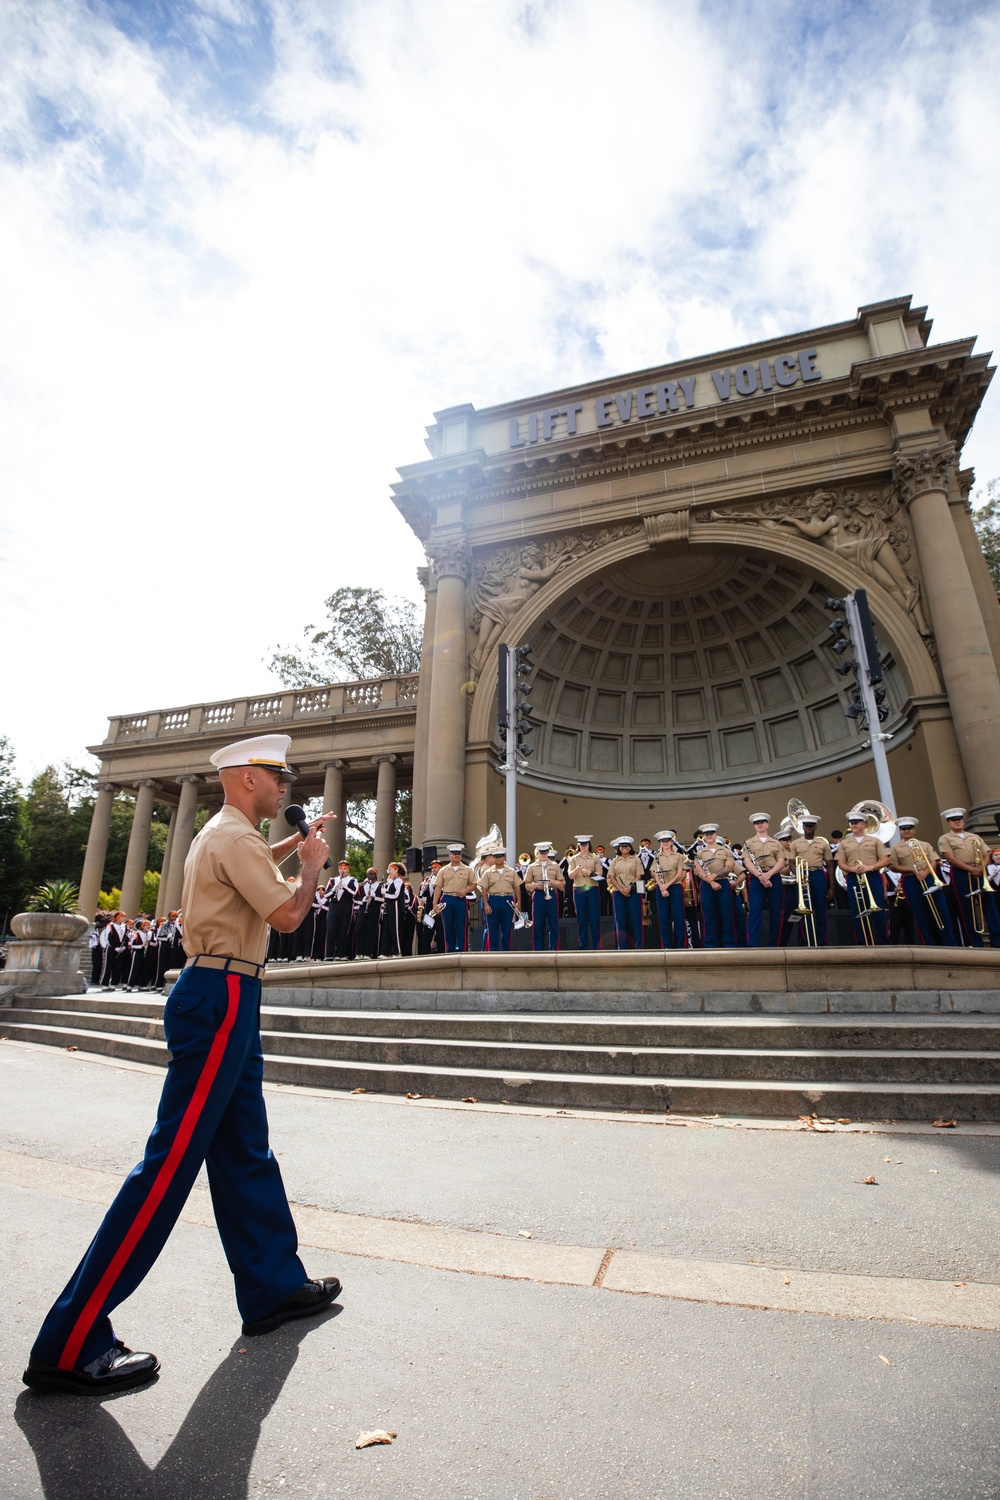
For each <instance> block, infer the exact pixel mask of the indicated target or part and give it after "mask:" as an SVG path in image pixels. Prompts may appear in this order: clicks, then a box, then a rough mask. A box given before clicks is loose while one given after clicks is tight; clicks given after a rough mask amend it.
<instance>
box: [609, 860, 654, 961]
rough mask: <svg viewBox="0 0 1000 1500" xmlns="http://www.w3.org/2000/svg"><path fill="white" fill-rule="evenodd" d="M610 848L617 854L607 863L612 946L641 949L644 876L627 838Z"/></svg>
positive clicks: (644, 873) (640, 864)
mask: <svg viewBox="0 0 1000 1500" xmlns="http://www.w3.org/2000/svg"><path fill="white" fill-rule="evenodd" d="M611 847H612V849H615V850H617V853H616V854H615V855H614V856H613V857H612V858H611V859H610V860H609V861H608V889H609V890H610V892H611V909H612V911H613V912H614V917H615V943H616V945H617V946H618V947H619V948H641V947H642V946H643V935H642V897H643V890H644V887H645V883H646V872H645V870H644V869H643V867H642V861H641V860H640V858H639V856H638V855H637V854H634V853H633V852H632V851H633V848H634V845H633V842H632V839H631V837H630V836H629V835H628V834H622V835H621V836H620V837H619V838H616V839H612V840H611ZM624 851H627V852H624Z"/></svg>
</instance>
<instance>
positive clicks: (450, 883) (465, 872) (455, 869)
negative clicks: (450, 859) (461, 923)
mask: <svg viewBox="0 0 1000 1500" xmlns="http://www.w3.org/2000/svg"><path fill="white" fill-rule="evenodd" d="M475 887H476V877H475V876H474V875H473V873H472V871H471V869H470V868H469V866H468V865H463V864H461V863H460V864H457V865H453V864H447V865H442V866H441V868H440V870H439V871H438V873H437V881H436V882H435V886H434V893H435V895H436V896H437V897H438V898H440V897H441V896H464V895H465V893H466V891H468V890H475Z"/></svg>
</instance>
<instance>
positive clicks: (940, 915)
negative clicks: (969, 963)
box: [889, 818, 957, 948]
mask: <svg viewBox="0 0 1000 1500" xmlns="http://www.w3.org/2000/svg"><path fill="white" fill-rule="evenodd" d="M919 821H920V819H919V818H898V819H897V820H896V827H897V828H898V829H899V843H898V844H896V845H894V847H893V848H891V849H890V850H889V869H890V871H893V870H895V871H897V872H898V873H899V875H900V877H901V881H900V883H901V885H902V887H903V895H904V897H905V898H906V904H907V906H908V907H909V909H910V916H911V918H912V920H913V925H914V927H915V928H916V930H917V935H918V936H919V938H920V941H921V942H922V943H924V944H928V945H935V944H937V945H940V946H941V947H944V948H954V947H956V946H957V942H956V939H955V933H954V929H953V928H952V925H951V916H950V915H949V912H948V902H947V898H946V896H945V889H944V884H943V882H941V880H940V877H939V876H938V873H937V866H938V857H937V854H936V853H935V851H934V847H933V845H931V844H928V843H927V842H926V841H925V840H924V839H918V838H915V837H914V829H915V828H916V826H917V824H918V823H919ZM931 907H933V911H932V910H930V908H931ZM935 912H936V913H937V915H936V916H935V914H934V913H935Z"/></svg>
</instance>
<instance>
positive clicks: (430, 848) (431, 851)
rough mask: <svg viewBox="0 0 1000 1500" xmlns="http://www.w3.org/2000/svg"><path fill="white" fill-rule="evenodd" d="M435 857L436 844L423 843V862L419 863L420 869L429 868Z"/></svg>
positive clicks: (436, 854) (436, 855) (436, 852)
mask: <svg viewBox="0 0 1000 1500" xmlns="http://www.w3.org/2000/svg"><path fill="white" fill-rule="evenodd" d="M437 857H438V851H437V844H425V845H424V852H423V861H424V862H423V864H422V865H421V867H420V868H421V869H422V870H429V869H430V867H431V861H432V860H435V859H437Z"/></svg>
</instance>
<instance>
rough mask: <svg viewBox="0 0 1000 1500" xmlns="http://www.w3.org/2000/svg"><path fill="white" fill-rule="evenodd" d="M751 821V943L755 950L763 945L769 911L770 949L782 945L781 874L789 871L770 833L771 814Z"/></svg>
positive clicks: (746, 858) (746, 850)
mask: <svg viewBox="0 0 1000 1500" xmlns="http://www.w3.org/2000/svg"><path fill="white" fill-rule="evenodd" d="M750 822H751V823H752V824H753V833H752V835H751V836H750V838H748V839H747V840H746V842H745V843H744V845H743V868H744V869H745V870H746V873H747V879H748V880H749V882H750V889H749V892H748V895H749V907H750V916H749V921H748V924H747V942H748V944H749V946H750V947H751V948H759V947H760V946H761V929H762V927H763V922H764V911H765V909H766V911H767V943H768V947H769V948H777V947H778V946H779V944H780V943H781V916H782V912H781V905H782V903H781V872H782V870H783V869H784V868H785V855H784V851H783V850H782V847H781V845H780V844H779V843H778V840H777V839H775V838H772V837H771V836H770V834H769V833H768V828H769V827H770V823H771V814H770V813H766V812H755V813H752V814H751V816H750Z"/></svg>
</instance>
